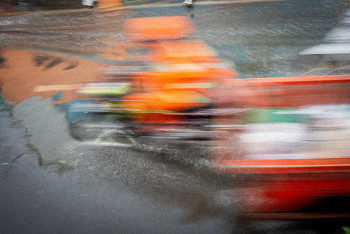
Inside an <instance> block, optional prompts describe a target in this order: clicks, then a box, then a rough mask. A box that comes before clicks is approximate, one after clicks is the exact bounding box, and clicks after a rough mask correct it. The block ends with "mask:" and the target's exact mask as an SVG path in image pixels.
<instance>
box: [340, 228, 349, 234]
mask: <svg viewBox="0 0 350 234" xmlns="http://www.w3.org/2000/svg"><path fill="white" fill-rule="evenodd" d="M342 228H343V230H344V232H345V234H350V228H348V227H342Z"/></svg>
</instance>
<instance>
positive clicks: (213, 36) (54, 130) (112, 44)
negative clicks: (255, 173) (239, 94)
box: [0, 0, 350, 233]
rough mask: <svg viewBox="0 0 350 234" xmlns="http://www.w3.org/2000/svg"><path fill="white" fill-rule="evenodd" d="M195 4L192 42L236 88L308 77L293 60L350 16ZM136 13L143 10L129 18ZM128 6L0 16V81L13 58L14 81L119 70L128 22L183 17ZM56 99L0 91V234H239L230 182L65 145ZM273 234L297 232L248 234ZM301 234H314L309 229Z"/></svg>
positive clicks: (320, 4)
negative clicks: (241, 82)
mask: <svg viewBox="0 0 350 234" xmlns="http://www.w3.org/2000/svg"><path fill="white" fill-rule="evenodd" d="M203 3H205V1H203V2H202V3H201V2H200V1H199V2H198V4H197V5H195V7H194V9H193V13H194V17H193V18H191V19H192V21H193V22H194V24H195V25H196V33H195V34H194V35H193V36H192V37H193V38H195V39H199V40H203V41H204V42H206V43H208V44H209V45H210V46H211V47H212V48H214V49H215V50H216V51H217V52H218V54H219V55H220V56H221V57H222V58H224V59H226V60H228V61H229V62H231V63H232V64H233V65H234V66H235V68H236V69H237V71H238V72H239V74H240V76H241V78H246V77H267V76H288V75H301V74H303V73H305V72H307V71H308V70H309V68H308V67H305V66H304V64H300V63H298V53H299V52H300V51H301V50H303V49H305V48H307V47H309V46H312V45H316V44H318V43H319V42H320V41H321V40H322V38H323V36H324V35H325V33H326V32H327V31H329V30H330V29H331V28H332V27H334V26H335V25H336V24H337V23H338V22H339V20H340V19H341V15H342V14H343V13H344V11H345V10H346V9H348V8H349V5H350V3H349V2H347V1H340V0H339V1H332V2H330V1H317V0H313V1H307V2H305V1H267V2H261V1H252V2H251V3H249V2H248V3H244V2H243V3H242V2H241V1H240V2H235V1H232V2H231V3H229V4H209V3H210V2H209V1H208V2H207V3H208V4H203ZM137 4H140V5H141V6H148V7H135V8H133V7H132V6H134V5H137ZM152 4H160V5H161V4H168V5H170V4H177V5H176V6H174V7H171V6H166V7H156V6H153V7H152ZM126 6H129V8H128V9H127V8H125V9H124V8H120V7H119V8H115V9H113V8H112V9H109V10H108V11H99V10H86V9H84V10H75V11H52V12H45V11H40V12H31V13H30V14H13V15H4V16H0V32H1V33H0V48H1V55H2V57H1V61H2V63H1V64H0V65H1V67H0V71H1V70H3V71H4V69H13V68H11V67H8V63H7V62H9V61H10V60H11V59H10V58H8V57H7V56H5V55H7V54H10V55H11V53H7V52H8V51H14V52H13V54H16V53H17V55H18V53H19V57H18V58H17V59H23V60H28V61H27V62H28V64H29V65H28V67H24V68H23V67H22V68H21V69H22V71H21V72H18V74H19V75H23V76H25V74H26V73H27V72H28V74H31V76H35V74H38V75H39V74H41V75H42V74H50V71H52V73H57V76H58V77H57V78H55V79H59V74H60V72H62V71H63V70H64V68H69V69H68V72H71V73H67V74H71V75H72V76H73V77H72V78H71V79H74V74H75V73H74V72H76V71H78V69H81V70H84V65H87V64H90V62H91V63H96V64H99V65H101V64H104V65H106V66H107V65H109V64H113V63H119V62H121V61H120V60H122V57H123V53H124V50H123V42H124V41H125V35H124V34H123V28H122V25H123V23H124V22H125V21H126V20H127V19H130V18H133V17H147V16H162V15H185V16H189V12H187V10H186V9H185V8H183V7H182V5H181V4H179V2H178V1H158V2H154V1H151V2H142V1H137V2H136V3H133V2H131V3H129V4H126ZM18 50H20V52H18ZM21 51H26V53H24V52H23V54H24V55H23V54H21ZM111 51H112V52H113V53H111ZM21 56H22V57H21ZM50 59H51V60H50ZM50 61H51V62H50ZM38 65H40V66H41V67H40V66H38ZM13 66H16V65H15V64H14V65H13ZM44 66H46V67H44ZM91 66H92V67H93V65H91ZM39 68H40V69H39ZM45 68H46V70H45ZM18 69H19V68H18ZM26 69H28V71H26ZM31 69H34V71H33V72H32V73H31V72H30V70H31ZM35 69H37V70H35ZM3 71H1V73H2V72H3ZM18 74H17V75H18ZM62 74H63V73H62ZM90 75H91V77H90V78H91V79H92V80H93V79H95V78H96V76H95V74H93V75H92V74H90ZM53 76H54V75H53ZM1 78H2V77H1V74H0V79H1ZM44 78H45V77H43V79H44ZM21 79H23V77H21ZM62 79H63V78H62ZM39 81H40V82H42V80H38V82H39ZM2 82H3V81H2ZM77 83H79V82H75V83H74V84H77ZM0 84H1V86H2V88H3V86H6V84H3V83H0ZM43 84H45V82H43ZM35 85H36V84H34V86H30V87H31V88H33V87H34V88H35V87H36V86H35ZM12 88H13V87H12ZM32 90H33V89H32ZM57 91H59V90H54V91H52V92H51V93H45V92H42V93H40V92H38V95H37V96H40V94H42V95H44V96H45V95H46V96H45V98H44V100H40V98H38V97H34V96H36V95H33V93H31V92H29V93H19V94H18V93H17V94H16V95H13V96H11V95H10V94H11V92H12V93H16V90H10V91H8V90H6V91H5V90H3V91H2V92H3V93H4V95H3V96H5V97H3V99H4V100H5V101H13V102H17V103H16V104H18V105H16V106H15V107H11V103H7V102H1V103H0V104H1V109H0V124H1V129H0V139H1V140H0V144H1V145H0V155H1V158H0V161H1V165H0V166H1V169H0V176H1V187H2V189H1V192H0V195H1V197H2V201H1V202H0V204H1V209H2V210H5V211H6V212H2V214H1V216H0V230H1V232H2V233H18V232H25V233H48V232H52V233H83V232H84V233H96V232H103V233H240V232H239V223H240V221H238V220H237V219H236V218H235V214H234V199H233V192H231V191H230V190H229V188H230V185H231V183H232V181H233V182H234V181H235V180H234V178H227V177H224V176H222V175H218V174H216V173H215V172H213V171H211V170H210V168H208V161H207V159H206V158H198V157H193V158H190V159H188V158H184V157H179V158H177V156H179V155H176V152H175V154H174V155H173V158H169V156H166V155H163V154H157V153H151V152H139V151H132V150H128V149H119V148H115V147H111V146H99V145H88V144H84V143H83V142H80V141H77V140H74V139H73V138H72V137H71V136H70V134H69V129H68V123H67V120H66V112H65V106H64V105H62V104H61V105H57V106H55V105H50V103H52V102H54V103H55V100H56V99H52V98H50V97H51V96H52V95H53V94H54V93H56V92H57ZM6 95H10V96H9V97H11V98H12V100H7V99H6ZM64 95H66V96H67V95H68V96H69V95H71V94H69V93H67V94H66V93H65V92H63V97H62V98H64V97H65V96H64ZM16 98H17V99H16ZM62 98H61V100H64V99H62ZM73 99H74V96H70V99H69V100H67V101H70V100H73ZM56 103H57V102H56ZM28 143H29V144H28ZM4 188H6V189H4ZM276 226H277V230H279V231H280V232H281V233H286V232H290V233H295V228H296V226H297V225H294V224H293V223H291V224H290V223H282V224H279V223H278V224H276V223H268V224H264V225H259V226H258V228H257V229H258V230H259V228H260V229H266V230H270V229H272V228H276ZM3 230H4V232H3ZM260 231H261V230H260ZM303 231H304V233H313V232H312V231H310V230H309V229H308V227H303V228H302V229H301V230H300V232H303ZM315 233H317V232H315Z"/></svg>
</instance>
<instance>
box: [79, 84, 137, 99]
mask: <svg viewBox="0 0 350 234" xmlns="http://www.w3.org/2000/svg"><path fill="white" fill-rule="evenodd" d="M130 90H131V84H129V83H120V84H118V83H91V84H88V85H87V86H85V87H83V88H82V89H80V90H79V91H78V92H79V93H81V94H85V95H89V96H104V97H113V96H118V95H124V94H127V93H128V92H130Z"/></svg>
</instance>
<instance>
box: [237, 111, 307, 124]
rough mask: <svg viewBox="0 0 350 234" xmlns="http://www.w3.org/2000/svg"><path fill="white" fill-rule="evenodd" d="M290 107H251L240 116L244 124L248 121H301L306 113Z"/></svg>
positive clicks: (248, 122)
mask: <svg viewBox="0 0 350 234" xmlns="http://www.w3.org/2000/svg"><path fill="white" fill-rule="evenodd" d="M295 111H296V109H292V108H272V109H267V108H253V109H250V110H248V111H245V112H244V113H243V116H241V117H242V118H243V120H244V122H245V123H246V124H250V123H302V122H304V121H305V119H306V117H307V116H306V115H303V114H297V113H295Z"/></svg>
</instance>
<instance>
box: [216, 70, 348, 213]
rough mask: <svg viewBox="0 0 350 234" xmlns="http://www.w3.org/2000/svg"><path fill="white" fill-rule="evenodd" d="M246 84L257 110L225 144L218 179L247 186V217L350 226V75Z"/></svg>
mask: <svg viewBox="0 0 350 234" xmlns="http://www.w3.org/2000/svg"><path fill="white" fill-rule="evenodd" d="M241 82H243V83H244V87H245V89H244V90H245V93H249V95H248V96H246V97H247V98H248V99H251V100H250V101H249V103H250V106H249V108H250V109H249V111H246V113H244V114H240V115H239V116H236V118H235V119H236V120H235V121H236V122H235V124H237V129H236V131H235V132H233V133H232V136H234V137H231V138H230V137H227V136H226V137H221V136H220V137H218V146H219V147H218V150H217V152H216V154H215V155H214V158H213V166H214V167H215V168H216V169H217V170H218V171H220V172H222V173H226V174H231V175H235V178H240V179H239V181H238V182H237V180H235V184H234V185H233V186H235V190H234V191H235V195H234V196H235V199H237V200H238V201H239V203H238V204H240V210H241V212H242V213H241V214H242V215H243V216H245V217H249V218H254V219H302V218H308V219H310V218H340V217H342V218H344V217H346V218H349V217H350V209H349V208H350V207H349V205H348V204H349V199H350V173H349V172H350V137H349V134H348V132H350V125H349V123H350V122H349V117H350V112H349V110H350V109H349V107H350V106H349V103H350V75H342V76H314V77H282V78H266V79H248V80H242V81H241ZM244 90H243V91H244ZM248 90H249V91H248ZM252 103H253V104H252ZM226 124H229V123H226Z"/></svg>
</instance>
